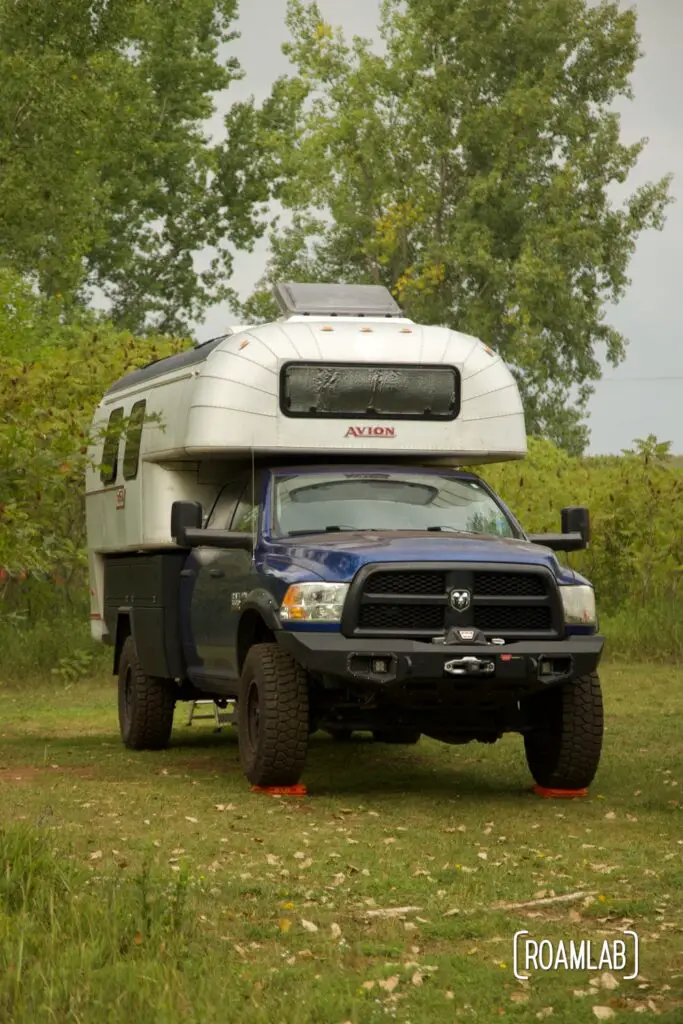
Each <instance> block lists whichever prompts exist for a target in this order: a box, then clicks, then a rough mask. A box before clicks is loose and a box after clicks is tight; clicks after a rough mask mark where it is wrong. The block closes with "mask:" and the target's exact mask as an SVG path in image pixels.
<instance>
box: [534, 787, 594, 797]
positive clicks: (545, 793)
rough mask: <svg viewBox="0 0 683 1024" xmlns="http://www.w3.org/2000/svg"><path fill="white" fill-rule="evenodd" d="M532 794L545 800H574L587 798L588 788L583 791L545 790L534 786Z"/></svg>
mask: <svg viewBox="0 0 683 1024" xmlns="http://www.w3.org/2000/svg"><path fill="white" fill-rule="evenodd" d="M532 793H535V794H536V796H542V797H544V799H546V800H576V799H577V798H578V797H581V796H588V787H585V788H584V789H547V788H546V787H545V786H534V787H533V789H532Z"/></svg>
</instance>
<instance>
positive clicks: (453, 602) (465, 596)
mask: <svg viewBox="0 0 683 1024" xmlns="http://www.w3.org/2000/svg"><path fill="white" fill-rule="evenodd" d="M448 603H449V605H450V606H451V608H452V609H453V611H454V612H466V611H467V609H468V608H469V606H470V605H471V604H472V595H471V594H470V592H469V590H451V591H450V592H449V594H448Z"/></svg>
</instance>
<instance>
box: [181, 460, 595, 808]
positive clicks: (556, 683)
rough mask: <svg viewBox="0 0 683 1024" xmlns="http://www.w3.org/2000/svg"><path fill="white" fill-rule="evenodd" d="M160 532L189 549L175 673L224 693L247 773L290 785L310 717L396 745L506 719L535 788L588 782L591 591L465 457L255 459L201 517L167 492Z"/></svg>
mask: <svg viewBox="0 0 683 1024" xmlns="http://www.w3.org/2000/svg"><path fill="white" fill-rule="evenodd" d="M564 519H565V527H566V532H565V535H564V536H563V535H562V534H560V535H559V536H558V538H557V539H555V544H556V545H557V546H559V547H563V546H564V547H580V546H582V545H583V543H584V540H585V539H587V536H586V531H587V528H588V522H587V514H586V513H585V510H583V509H569V510H566V512H565V516H564ZM574 526H578V530H575V529H574ZM172 533H173V535H174V537H175V539H176V541H177V543H178V544H179V545H181V546H188V545H189V546H192V551H191V553H190V554H189V555H188V557H187V561H186V562H185V564H184V567H183V569H182V571H181V584H180V594H179V600H180V616H179V618H180V629H181V633H182V643H183V650H184V655H185V659H186V664H187V667H188V673H189V675H190V677H191V678H192V680H193V682H194V684H195V685H197V684H199V685H200V686H201V687H202V688H204V687H207V686H208V687H210V686H211V682H210V681H211V679H214V680H215V679H218V678H221V679H222V680H223V681H224V682H225V684H226V685H227V688H228V689H231V692H232V693H233V695H234V696H236V697H237V700H238V707H239V747H240V756H241V760H242V765H243V768H244V771H245V774H246V776H247V778H248V779H249V780H250V781H251V782H252V783H254V784H257V785H260V786H273V785H280V786H283V785H291V784H294V783H296V782H298V780H299V778H300V776H301V773H302V771H303V768H304V762H305V758H306V751H307V746H308V737H309V735H310V733H312V732H315V731H316V730H317V729H324V730H327V731H328V732H329V733H331V734H332V735H333V736H334V737H336V738H337V739H339V740H347V739H349V738H350V737H351V735H352V733H354V732H356V731H358V732H360V731H364V732H371V733H372V735H373V737H374V739H375V741H376V742H379V743H402V744H414V743H417V742H418V740H419V739H420V737H421V736H422V735H425V736H429V737H431V738H433V739H436V740H441V741H443V742H445V743H467V742H470V741H472V740H477V741H479V742H481V743H493V742H495V741H496V740H497V739H499V738H500V737H501V736H502V735H503V733H505V732H520V733H522V735H523V736H524V744H525V750H526V756H527V761H528V765H529V768H530V770H531V773H532V775H533V777H534V779H535V780H536V782H537V783H538V784H539V785H541V786H544V787H552V788H557V789H578V788H582V787H586V786H587V785H588V784H589V783H590V782H591V780H592V779H593V776H594V774H595V772H596V769H597V767H598V762H599V758H600V752H601V746H602V733H603V715H602V700H601V692H600V684H599V680H598V675H597V668H598V663H599V661H600V656H601V653H602V648H603V643H604V641H603V638H602V637H601V636H599V635H597V620H596V611H595V599H594V592H593V588H592V587H591V586H590V584H589V583H588V581H587V580H585V579H583V578H582V577H580V576H578V575H577V574H576V573H574V572H572V571H571V570H568V569H566V568H563V567H562V566H561V565H560V563H559V562H558V560H557V558H556V556H555V554H554V553H553V551H552V550H550V548H549V547H546V546H544V545H545V544H547V543H553V540H554V539H553V538H552V537H550V538H544V537H541V538H538V542H534V538H528V537H527V536H526V535H525V533H524V530H523V529H522V527H521V526H520V524H519V523H518V522H517V520H516V519H515V517H514V516H513V514H512V513H511V512H510V510H509V509H507V508H506V507H505V505H504V504H503V502H502V501H501V500H500V499H499V498H497V497H496V495H495V494H494V493H493V492H492V491H491V490H490V489H489V488H488V487H487V485H486V484H485V483H484V482H483V481H482V480H481V479H480V478H478V477H477V476H475V475H474V474H472V473H467V472H455V471H448V470H444V469H438V470H435V469H429V468H405V467H403V468H397V467H396V466H386V467H382V466H378V465H372V466H370V467H368V466H365V467H363V466H359V465H353V464H351V465H345V464H340V465H336V466H330V465H329V464H328V465H325V466H318V465H310V464H309V465H304V466H296V465H295V466H276V467H272V466H271V467H264V468H262V469H260V470H257V471H256V472H255V478H254V480H253V483H252V481H251V480H250V479H249V475H245V476H244V477H243V478H240V477H239V476H237V477H236V478H234V479H233V480H231V482H230V483H229V484H227V485H226V488H225V489H224V490H223V491H222V492H221V494H220V496H219V498H218V500H217V503H216V507H215V509H214V511H213V512H212V514H211V516H210V517H209V519H208V521H207V522H206V524H205V525H204V523H203V521H202V509H201V506H199V505H198V504H194V503H192V502H186V503H182V502H180V503H177V504H176V505H175V506H174V509H173V525H172ZM207 541H209V542H210V543H211V544H212V545H214V546H213V547H211V548H209V547H206V546H205V545H206V543H207ZM194 545H198V546H197V547H194Z"/></svg>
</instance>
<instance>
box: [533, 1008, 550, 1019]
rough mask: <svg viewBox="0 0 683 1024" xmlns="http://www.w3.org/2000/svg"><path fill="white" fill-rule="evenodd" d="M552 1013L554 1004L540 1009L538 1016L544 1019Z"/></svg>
mask: <svg viewBox="0 0 683 1024" xmlns="http://www.w3.org/2000/svg"><path fill="white" fill-rule="evenodd" d="M552 1014H553V1008H552V1006H544V1007H543V1009H542V1010H539V1011H538V1013H537V1014H536V1016H537V1017H538V1019H539V1020H542V1019H543V1018H544V1017H551V1016H552Z"/></svg>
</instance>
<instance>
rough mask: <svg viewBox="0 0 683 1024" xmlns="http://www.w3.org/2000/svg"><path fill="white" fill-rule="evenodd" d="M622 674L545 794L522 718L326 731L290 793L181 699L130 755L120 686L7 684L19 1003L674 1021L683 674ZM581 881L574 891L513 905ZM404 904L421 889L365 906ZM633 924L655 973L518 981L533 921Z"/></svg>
mask: <svg viewBox="0 0 683 1024" xmlns="http://www.w3.org/2000/svg"><path fill="white" fill-rule="evenodd" d="M603 681H604V689H605V697H606V708H607V730H606V742H605V751H604V758H603V762H602V765H601V768H600V772H599V774H598V777H597V779H596V782H595V785H594V786H593V788H592V790H591V794H590V796H589V797H588V798H587V799H584V800H577V801H570V802H556V801H545V800H541V799H539V798H537V797H535V796H533V795H531V793H530V792H529V785H530V779H529V776H528V774H527V770H526V767H525V763H524V757H523V752H522V747H521V741H520V740H519V738H517V737H507V738H505V739H504V740H503V741H502V742H501V743H499V744H497V745H496V746H494V747H483V746H477V745H471V746H467V747H461V748H457V747H445V746H441V745H438V744H436V743H432V742H429V741H425V740H422V741H421V743H420V744H419V745H418V746H417V747H413V748H391V747H380V746H378V745H373V744H372V743H370V742H365V741H364V740H363V739H362V738H361V739H359V741H358V742H353V743H351V744H349V745H344V744H339V745H337V744H334V743H333V742H331V741H330V740H329V739H328V738H326V737H325V736H323V735H318V736H316V737H314V738H313V741H312V745H311V752H310V756H309V765H308V769H307V773H306V779H305V781H306V782H307V785H308V789H309V796H308V797H307V798H304V799H286V798H279V799H278V798H273V797H269V796H265V795H261V794H253V793H251V792H249V789H248V786H247V785H246V783H245V781H244V779H243V776H242V774H241V772H240V768H239V762H238V755H237V745H236V741H235V737H234V734H233V732H232V730H230V729H228V730H226V732H224V733H223V734H220V735H216V734H214V733H213V731H212V727H211V724H210V723H208V722H200V723H195V724H193V726H192V727H191V728H187V726H186V725H185V721H186V707H185V706H180V707H179V709H178V713H177V718H176V730H175V732H174V737H173V746H172V748H171V749H169V750H168V751H165V752H163V753H160V754H151V753H150V754H132V753H130V752H128V751H125V750H124V749H123V748H122V747H121V745H120V742H119V738H118V733H117V722H116V712H115V689H114V685H113V684H112V683H109V682H104V683H103V682H101V681H96V682H90V683H78V684H74V685H72V686H69V687H64V686H63V685H57V686H53V687H51V688H47V687H45V686H44V685H43V686H37V687H35V686H29V685H26V686H24V687H22V688H18V687H16V686H15V687H9V686H4V687H2V688H0V721H1V722H2V725H1V726H0V739H1V745H0V795H1V799H0V1020H3V1021H8V1022H10V1021H11V1022H17V1024H19V1022H21V1024H29V1022H30V1024H34V1022H36V1021H43V1020H45V1021H52V1022H65V1024H66V1022H67V1021H69V1022H72V1021H73V1022H77V1024H102V1022H106V1024H119V1022H121V1024H122V1022H126V1024H129V1022H131V1021H132V1022H138V1021H139V1022H144V1024H157V1022H158V1024H166V1022H173V1024H175V1022H181V1021H183V1022H184V1021H191V1022H197V1024H199V1022H202V1024H213V1022H216V1024H219V1022H220V1024H226V1022H230V1024H231V1022H232V1021H237V1020H239V1021H245V1022H248V1024H252V1022H254V1024H256V1022H259V1024H260V1022H263V1024H266V1022H268V1024H270V1022H283V1024H299V1022H313V1021H316V1022H321V1024H327V1022H330V1024H343V1022H345V1021H353V1022H363V1024H364V1022H366V1021H367V1022H373V1021H380V1020H381V1021H383V1020H386V1019H387V1018H389V1019H393V1020H397V1021H403V1022H412V1024H415V1022H422V1021H425V1022H427V1021H451V1020H453V1019H454V1018H456V1017H457V1018H460V1017H462V1019H465V1020H472V1021H477V1022H479V1021H480V1022H486V1024H488V1022H490V1021H492V1020H494V1019H498V1017H499V1016H504V1017H505V1018H506V1019H509V1020H512V1021H535V1020H536V1018H537V1014H539V1013H541V1011H543V1010H545V1009H546V1008H548V1007H552V1008H553V1011H554V1012H553V1019H554V1020H559V1021H572V1022H574V1021H575V1022H577V1024H582V1022H588V1021H594V1020H595V1019H596V1017H595V1016H594V1014H593V1010H592V1008H593V1006H594V1005H598V1006H606V1007H608V1008H610V1009H612V1010H613V1011H614V1013H615V1019H616V1020H617V1021H620V1020H626V1019H631V1018H633V1019H641V1017H640V1013H638V1015H637V1018H636V1009H637V1007H643V1008H645V1011H646V1012H647V1013H650V1012H654V1011H655V1010H656V1011H657V1012H658V1014H659V1016H658V1018H657V1019H658V1020H661V1021H666V1022H667V1024H674V1022H677V1024H678V1022H680V1021H681V1020H683V912H682V909H681V898H680V893H681V891H682V888H683V866H682V858H683V827H682V825H683V814H682V803H683V795H682V789H683V745H682V744H681V741H680V735H681V722H682V721H683V672H681V671H680V670H677V669H674V668H669V667H647V666H642V667H636V668H629V669H627V668H622V667H618V666H611V667H607V668H606V670H605V672H604V675H603ZM679 783H680V784H679ZM582 888H585V890H586V892H592V893H593V894H594V895H593V896H592V898H590V899H586V900H583V899H582V900H579V901H577V902H575V903H572V904H570V905H562V904H558V905H551V906H542V905H541V906H538V907H537V908H531V910H517V911H514V910H507V911H506V910H500V909H497V906H496V905H497V904H498V903H499V902H501V901H505V902H507V901H525V900H529V899H532V898H534V896H535V895H538V894H539V893H543V892H545V893H546V894H553V893H554V894H558V895H559V894H561V893H569V892H574V891H576V890H577V889H582ZM392 906H393V907H417V908H420V909H418V910H413V911H409V912H407V913H406V914H405V915H403V916H402V917H400V918H398V919H396V920H385V919H381V918H380V919H377V918H373V917H372V916H368V911H370V910H372V909H377V908H382V909H384V908H388V907H392ZM304 921H306V922H310V923H311V925H314V926H315V927H316V928H317V930H316V931H314V930H312V929H310V925H305V924H303V923H302V922H304ZM629 921H633V927H635V928H636V930H637V931H638V933H639V934H640V936H641V939H642V949H641V968H640V970H641V977H640V979H639V980H638V981H637V982H624V981H621V982H620V984H619V987H618V988H616V989H614V990H606V989H601V990H597V989H595V988H594V987H591V985H590V981H591V979H593V978H594V977H595V975H589V974H587V973H584V972H578V973H577V972H573V973H562V972H560V973H547V974H542V975H539V976H535V977H534V978H533V979H532V981H531V982H530V983H528V984H521V983H520V982H518V981H516V980H515V979H514V977H513V974H512V969H511V954H512V936H513V933H514V932H515V931H516V930H518V929H520V928H527V929H529V930H530V931H531V932H532V934H533V935H535V936H538V937H539V938H544V937H547V938H555V939H557V938H564V939H565V940H567V941H568V940H569V939H575V940H576V939H581V938H593V939H594V940H595V939H599V938H602V937H603V936H605V935H606V934H611V933H613V932H615V930H616V931H618V929H620V928H624V927H627V926H628V922H629ZM387 979H398V981H397V982H395V981H391V982H388V981H387ZM371 983H372V984H371ZM380 983H382V984H380ZM394 985H395V987H393V986H394ZM575 992H580V993H583V995H576V994H575ZM648 1001H649V1002H648Z"/></svg>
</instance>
